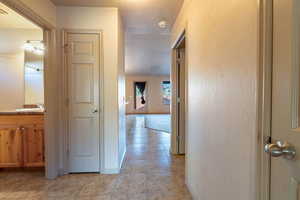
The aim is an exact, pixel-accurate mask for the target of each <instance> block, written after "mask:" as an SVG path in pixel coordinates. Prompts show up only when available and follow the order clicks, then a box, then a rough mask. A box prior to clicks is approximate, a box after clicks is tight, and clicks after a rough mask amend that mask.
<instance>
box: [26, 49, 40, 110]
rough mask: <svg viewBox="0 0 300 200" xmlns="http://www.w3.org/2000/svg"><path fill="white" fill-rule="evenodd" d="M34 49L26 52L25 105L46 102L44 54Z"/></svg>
mask: <svg viewBox="0 0 300 200" xmlns="http://www.w3.org/2000/svg"><path fill="white" fill-rule="evenodd" d="M32 49H33V50H30V49H26V48H25V53H24V56H25V57H24V76H25V77H24V80H25V105H36V104H44V56H43V52H41V51H40V52H39V51H35V50H34V49H37V48H33V47H32Z"/></svg>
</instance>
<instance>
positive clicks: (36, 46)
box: [24, 40, 45, 56]
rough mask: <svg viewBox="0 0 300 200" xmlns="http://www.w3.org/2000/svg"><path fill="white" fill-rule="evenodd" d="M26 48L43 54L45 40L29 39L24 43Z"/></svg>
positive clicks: (37, 53)
mask: <svg viewBox="0 0 300 200" xmlns="http://www.w3.org/2000/svg"><path fill="white" fill-rule="evenodd" d="M24 50H25V51H29V52H32V53H34V54H36V55H40V56H42V55H44V53H45V46H44V43H43V41H39V40H27V41H26V43H25V44H24Z"/></svg>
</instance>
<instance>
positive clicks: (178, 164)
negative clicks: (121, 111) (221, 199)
mask: <svg viewBox="0 0 300 200" xmlns="http://www.w3.org/2000/svg"><path fill="white" fill-rule="evenodd" d="M127 124H128V126H127V127H128V128H127V135H128V142H127V143H128V145H127V156H126V160H125V163H124V166H123V169H122V172H121V174H119V175H99V174H73V175H67V176H63V177H60V178H57V179H56V180H46V179H44V178H43V173H42V172H40V171H34V170H30V171H22V170H21V171H18V172H16V171H3V170H2V171H0V199H1V200H17V199H18V200H19V199H20V200H21V199H22V200H77V199H80V200H191V199H192V198H191V197H190V195H189V192H188V191H187V189H186V186H185V184H184V157H181V156H171V155H170V154H169V146H170V134H167V133H163V132H157V131H152V130H148V129H146V128H144V116H128V123H127Z"/></svg>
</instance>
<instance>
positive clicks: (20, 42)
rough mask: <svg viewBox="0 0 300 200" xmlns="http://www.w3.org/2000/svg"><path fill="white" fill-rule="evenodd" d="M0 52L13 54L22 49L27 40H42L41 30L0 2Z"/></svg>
mask: <svg viewBox="0 0 300 200" xmlns="http://www.w3.org/2000/svg"><path fill="white" fill-rule="evenodd" d="M0 9H1V10H3V11H5V12H6V13H7V14H5V15H2V14H0V54H14V53H19V52H21V51H24V49H23V46H24V44H25V42H26V41H27V40H43V30H42V29H41V28H40V27H38V26H36V25H35V24H33V23H32V22H30V21H29V20H28V19H26V18H24V17H23V16H21V15H19V14H18V13H16V12H15V11H13V10H12V9H10V8H8V7H7V6H5V5H4V4H2V3H0Z"/></svg>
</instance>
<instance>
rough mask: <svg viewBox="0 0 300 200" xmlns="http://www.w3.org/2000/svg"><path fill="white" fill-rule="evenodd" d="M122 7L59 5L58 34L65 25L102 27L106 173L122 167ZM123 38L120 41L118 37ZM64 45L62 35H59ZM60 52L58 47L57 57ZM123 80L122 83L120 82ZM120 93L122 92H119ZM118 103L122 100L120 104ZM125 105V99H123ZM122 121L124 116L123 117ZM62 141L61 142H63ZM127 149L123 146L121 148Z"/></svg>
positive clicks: (85, 27)
mask: <svg viewBox="0 0 300 200" xmlns="http://www.w3.org/2000/svg"><path fill="white" fill-rule="evenodd" d="M118 23H119V10H118V9H117V8H101V7H64V6H61V7H57V27H58V34H57V35H58V36H60V35H61V31H62V29H81V30H84V29H85V30H100V31H102V33H103V34H102V43H103V44H102V46H103V52H102V54H103V60H102V63H103V68H104V72H103V73H104V75H103V77H104V80H103V81H104V139H105V140H104V169H103V173H116V172H119V169H120V158H119V155H122V152H121V153H120V151H119V149H120V148H119V144H120V141H119V138H120V135H119V131H120V130H119V127H120V126H122V125H120V124H119V123H121V122H120V118H121V116H122V102H119V100H118V97H119V99H122V86H120V88H119V85H122V73H123V69H122V65H123V64H122V61H119V60H120V59H121V57H122V51H121V50H119V47H120V48H121V45H122V42H121V40H122V37H121V34H123V33H122V30H119V28H120V26H118ZM119 40H120V41H119ZM57 45H58V46H61V45H62V44H61V38H60V37H59V38H58V44H57ZM60 55H61V53H60V52H59V51H58V55H57V56H58V57H59V56H60ZM119 80H120V83H119ZM119 95H120V96H119ZM119 103H121V104H120V105H119ZM123 105H124V101H123ZM121 121H122V120H121ZM61 145H62V144H61ZM122 149H123V150H124V148H122Z"/></svg>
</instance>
